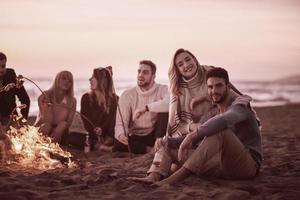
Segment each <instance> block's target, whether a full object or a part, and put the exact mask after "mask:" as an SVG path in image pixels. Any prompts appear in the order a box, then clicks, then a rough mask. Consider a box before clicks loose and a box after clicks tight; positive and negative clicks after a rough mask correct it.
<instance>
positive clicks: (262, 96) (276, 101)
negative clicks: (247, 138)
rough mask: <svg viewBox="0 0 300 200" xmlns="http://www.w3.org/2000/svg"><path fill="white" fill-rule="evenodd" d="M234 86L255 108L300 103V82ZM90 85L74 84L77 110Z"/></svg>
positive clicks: (122, 85)
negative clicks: (250, 99) (251, 99)
mask: <svg viewBox="0 0 300 200" xmlns="http://www.w3.org/2000/svg"><path fill="white" fill-rule="evenodd" d="M34 81H35V82H36V84H37V85H38V86H39V87H40V88H41V89H42V90H47V89H49V88H50V87H51V85H52V81H51V80H50V79H46V78H37V79H34ZM157 82H159V83H164V84H167V83H168V82H167V80H158V81H157ZM114 84H115V88H116V92H117V94H118V95H121V94H122V93H123V91H124V90H126V89H128V88H131V87H134V86H135V85H136V82H135V79H116V80H115V82H114ZM233 84H234V85H235V86H236V87H237V88H238V89H239V90H240V91H241V92H242V93H243V94H247V95H249V96H251V97H252V98H253V102H252V105H253V106H258V107H260V106H277V105H285V104H290V103H300V82H299V83H297V82H295V81H292V82H289V81H274V82H265V81H233ZM24 86H25V88H26V90H27V92H28V94H29V96H30V99H31V108H30V115H36V114H37V113H38V104H37V98H38V96H39V95H40V91H39V90H38V89H37V88H36V87H35V86H34V85H33V84H31V83H29V82H25V83H24ZM89 89H90V84H89V81H88V79H77V80H75V82H74V93H75V97H76V99H77V102H78V103H77V110H80V99H81V96H82V95H83V94H84V93H85V92H87V91H89Z"/></svg>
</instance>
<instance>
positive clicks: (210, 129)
mask: <svg viewBox="0 0 300 200" xmlns="http://www.w3.org/2000/svg"><path fill="white" fill-rule="evenodd" d="M225 129H231V130H232V131H233V132H234V133H235V135H236V136H237V137H238V138H239V139H240V141H241V142H242V143H243V144H244V146H245V147H246V148H248V149H249V151H250V154H251V156H252V157H253V159H254V160H255V161H256V162H257V164H258V165H259V166H260V165H261V162H262V145H261V135H260V130H259V127H258V123H257V120H256V115H255V113H254V112H253V111H252V110H251V109H250V108H249V107H246V106H244V105H240V104H234V105H232V106H230V107H229V108H228V109H227V111H226V112H225V113H222V114H219V115H217V116H215V117H213V118H211V119H209V120H208V121H207V122H205V123H204V124H203V125H201V126H200V127H199V128H198V130H197V134H198V135H197V138H196V141H195V142H196V143H198V142H199V141H200V140H202V139H203V138H204V137H205V136H210V135H213V134H216V133H219V132H220V131H223V130H225ZM183 139H184V137H181V138H178V139H177V138H174V139H172V138H169V140H168V142H169V146H170V147H171V148H172V147H175V146H177V147H178V146H179V145H180V143H181V142H182V141H183Z"/></svg>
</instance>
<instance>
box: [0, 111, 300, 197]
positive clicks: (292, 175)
mask: <svg viewBox="0 0 300 200" xmlns="http://www.w3.org/2000/svg"><path fill="white" fill-rule="evenodd" d="M256 111H257V113H258V115H259V117H260V118H261V120H262V125H263V129H262V138H263V151H264V162H263V165H262V169H261V173H260V175H259V176H258V177H257V178H255V179H253V180H247V181H230V180H221V179H203V178H199V177H195V176H193V177H190V178H188V179H186V180H184V181H183V182H182V183H179V184H177V185H174V186H163V187H154V186H150V185H146V184H141V183H136V182H133V181H129V180H126V177H129V176H138V177H142V176H144V175H145V172H146V171H147V169H148V167H149V166H150V163H151V160H152V155H150V154H146V155H141V156H130V155H129V154H128V153H101V152H91V153H88V154H85V153H83V152H81V151H77V150H70V151H71V152H72V154H73V155H74V160H75V162H76V163H77V164H78V168H75V169H56V170H50V171H46V172H39V173H30V172H29V173H28V172H27V173H24V172H16V171H12V170H10V169H8V168H5V167H0V199H1V200H4V199H56V200H58V199H122V200H125V199H131V200H132V199H133V198H135V199H240V200H242V199H299V198H300V120H299V118H300V105H287V106H278V107H264V108H256Z"/></svg>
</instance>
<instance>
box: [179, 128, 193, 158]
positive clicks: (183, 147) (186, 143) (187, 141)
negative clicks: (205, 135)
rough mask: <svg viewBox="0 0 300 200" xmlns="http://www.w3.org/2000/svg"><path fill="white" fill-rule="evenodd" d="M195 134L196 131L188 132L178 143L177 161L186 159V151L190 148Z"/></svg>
mask: <svg viewBox="0 0 300 200" xmlns="http://www.w3.org/2000/svg"><path fill="white" fill-rule="evenodd" d="M196 136H197V131H194V132H192V133H190V134H188V135H187V136H186V137H185V138H184V140H183V141H182V143H181V144H180V146H179V149H178V161H179V162H185V161H186V160H187V158H188V152H189V150H190V149H191V148H192V144H193V140H194V139H195V138H196Z"/></svg>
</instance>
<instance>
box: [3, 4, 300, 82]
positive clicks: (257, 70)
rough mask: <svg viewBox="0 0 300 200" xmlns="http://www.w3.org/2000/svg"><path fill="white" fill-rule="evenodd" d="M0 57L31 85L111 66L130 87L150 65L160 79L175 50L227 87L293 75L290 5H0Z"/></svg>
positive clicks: (299, 54)
mask: <svg viewBox="0 0 300 200" xmlns="http://www.w3.org/2000/svg"><path fill="white" fill-rule="evenodd" d="M0 4H1V18H0V51H2V52H4V53H6V55H7V57H8V66H11V67H13V68H15V70H16V71H17V73H22V74H24V75H26V76H30V77H41V76H42V77H43V76H44V77H53V76H54V75H55V74H56V73H57V72H58V71H60V70H63V69H66V70H70V71H71V72H72V73H73V75H74V76H75V77H76V78H79V77H89V76H91V73H92V69H93V68H95V67H99V66H106V65H112V66H113V70H114V75H115V77H132V78H134V79H135V76H136V69H137V67H138V62H139V61H140V60H142V59H150V60H152V61H154V62H155V63H156V64H157V66H158V74H157V76H158V77H159V78H165V79H166V78H167V71H168V68H169V64H170V62H171V59H172V56H173V54H174V52H175V51H176V49H178V48H181V47H182V48H186V49H188V50H190V51H191V52H193V53H194V54H195V55H196V57H197V58H198V60H199V62H200V63H201V64H208V65H215V66H221V67H225V68H226V69H228V71H229V73H230V75H231V77H232V78H233V79H247V80H270V79H276V78H280V77H284V76H289V75H294V74H300V36H299V35H300V2H299V1H297V0H253V1H238V0H229V1H225V0H224V1H221V0H203V1H201V0H151V1H146V0H119V1H116V0H109V1H107V0H105V1H102V0H88V1H87V0H51V1H46V0H1V3H0Z"/></svg>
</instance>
